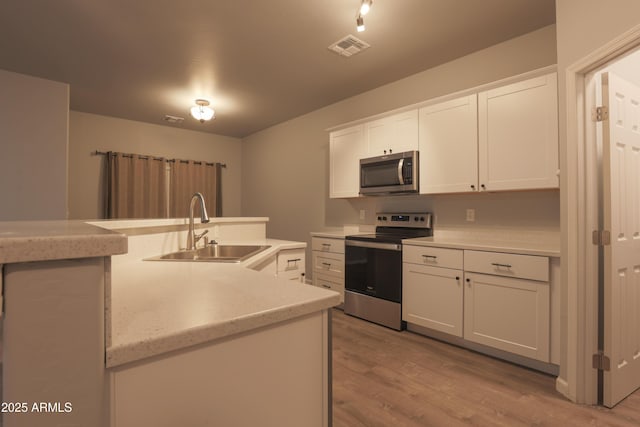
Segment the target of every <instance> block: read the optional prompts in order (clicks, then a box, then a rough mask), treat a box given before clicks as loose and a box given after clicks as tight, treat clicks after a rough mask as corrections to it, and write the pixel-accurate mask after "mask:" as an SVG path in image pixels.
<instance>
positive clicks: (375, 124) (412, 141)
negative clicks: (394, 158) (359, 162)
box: [364, 110, 418, 157]
mask: <svg viewBox="0 0 640 427" xmlns="http://www.w3.org/2000/svg"><path fill="white" fill-rule="evenodd" d="M364 132H365V139H366V143H367V152H368V154H367V155H368V156H369V157H373V156H382V155H384V154H390V153H401V152H403V151H412V150H417V149H418V110H411V111H405V112H403V113H399V114H394V115H392V116H388V117H384V118H382V119H378V120H374V121H371V122H367V123H365V124H364Z"/></svg>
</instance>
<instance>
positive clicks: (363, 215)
mask: <svg viewBox="0 0 640 427" xmlns="http://www.w3.org/2000/svg"><path fill="white" fill-rule="evenodd" d="M366 212H367V211H365V210H364V209H360V219H364V218H365V216H366Z"/></svg>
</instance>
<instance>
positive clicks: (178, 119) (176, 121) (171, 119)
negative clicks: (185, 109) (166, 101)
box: [162, 114, 184, 124]
mask: <svg viewBox="0 0 640 427" xmlns="http://www.w3.org/2000/svg"><path fill="white" fill-rule="evenodd" d="M162 121H163V122H167V123H171V124H180V123H182V122H183V121H184V117H178V116H170V115H169V114H165V115H164V117H163V118H162Z"/></svg>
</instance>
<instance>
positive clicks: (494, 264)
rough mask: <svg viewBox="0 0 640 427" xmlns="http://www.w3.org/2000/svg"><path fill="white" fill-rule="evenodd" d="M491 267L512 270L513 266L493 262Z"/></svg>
mask: <svg viewBox="0 0 640 427" xmlns="http://www.w3.org/2000/svg"><path fill="white" fill-rule="evenodd" d="M491 265H493V266H494V267H496V268H501V267H502V268H511V264H500V263H498V262H492V263H491Z"/></svg>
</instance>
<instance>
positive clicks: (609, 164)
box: [602, 73, 640, 407]
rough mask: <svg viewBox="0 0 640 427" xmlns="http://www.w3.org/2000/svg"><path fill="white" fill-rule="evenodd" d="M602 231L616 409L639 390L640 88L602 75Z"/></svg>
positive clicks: (606, 391) (608, 393) (611, 399)
mask: <svg viewBox="0 0 640 427" xmlns="http://www.w3.org/2000/svg"><path fill="white" fill-rule="evenodd" d="M602 100H603V103H604V105H605V106H606V107H607V108H608V111H609V119H608V120H604V121H603V126H602V128H603V139H602V141H603V143H602V162H603V165H602V174H603V180H602V181H603V220H604V224H603V225H604V229H605V230H609V231H610V233H611V244H610V245H605V246H604V354H605V355H606V356H608V357H609V360H610V369H609V370H605V371H604V377H603V380H604V383H603V403H604V405H605V406H608V407H612V406H614V405H615V404H617V403H618V402H620V401H621V400H622V399H624V398H625V397H626V396H627V395H629V394H630V393H632V392H633V391H634V390H635V389H637V388H638V387H640V88H638V87H637V86H634V85H632V84H630V83H628V82H626V81H624V80H622V79H621V78H619V77H617V76H616V75H614V74H612V73H603V74H602Z"/></svg>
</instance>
